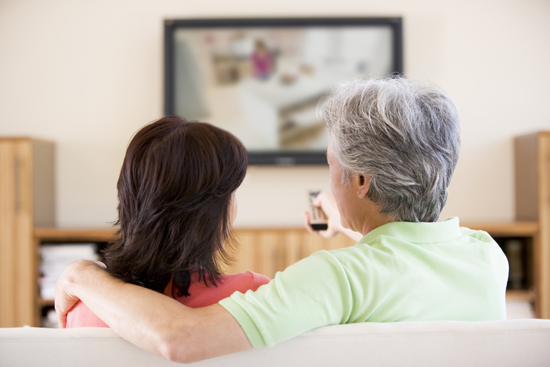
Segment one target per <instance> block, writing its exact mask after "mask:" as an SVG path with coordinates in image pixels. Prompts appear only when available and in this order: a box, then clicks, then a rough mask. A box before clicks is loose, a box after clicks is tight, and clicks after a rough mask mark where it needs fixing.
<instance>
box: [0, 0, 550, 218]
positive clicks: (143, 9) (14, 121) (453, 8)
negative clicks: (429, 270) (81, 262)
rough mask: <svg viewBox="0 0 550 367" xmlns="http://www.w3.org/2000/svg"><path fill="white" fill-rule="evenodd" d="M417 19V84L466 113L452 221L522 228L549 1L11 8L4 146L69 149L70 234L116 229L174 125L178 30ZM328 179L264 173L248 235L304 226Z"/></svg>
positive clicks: (29, 2)
mask: <svg viewBox="0 0 550 367" xmlns="http://www.w3.org/2000/svg"><path fill="white" fill-rule="evenodd" d="M337 15H342V16H363V15H364V16H371V15H376V16H403V17H404V37H405V70H406V72H407V73H408V74H409V75H411V76H417V77H422V78H426V79H429V80H432V81H433V82H435V83H437V84H438V85H440V86H441V87H442V88H443V89H445V90H446V91H447V92H448V93H449V94H450V95H451V97H452V98H453V99H454V101H455V102H456V104H457V106H458V108H459V111H460V114H461V121H462V141H463V145H462V154H461V158H460V160H459V165H458V167H457V171H456V174H455V178H454V180H453V183H452V185H451V188H450V198H449V202H448V205H447V207H446V209H445V210H444V213H443V215H442V216H443V217H448V216H455V215H458V216H459V217H461V218H462V220H465V221H476V220H484V221H501V220H512V219H513V215H514V205H515V203H514V199H513V197H514V196H513V191H514V184H513V174H514V172H513V150H512V147H513V145H512V139H513V137H514V136H516V135H519V134H524V133H529V132H533V131H536V130H541V129H546V130H550V1H548V0H538V1H537V0H494V1H490V0H463V1H461V0H441V1H435V0H434V1H428V0H425V1H409V0H385V1H368V0H357V1H354V0H339V1H325V0H311V1H310V0H277V1H261V0H240V1H227V0H203V1H190V0H108V1H107V0H82V1H74V0H34V1H33V0H0V135H8V136H13V135H31V136H34V137H41V138H47V139H51V140H54V141H55V142H56V143H57V162H56V163H57V172H56V177H57V206H58V208H57V209H58V214H57V216H58V217H57V221H58V224H59V225H61V226H102V225H107V224H108V222H110V221H113V220H114V219H115V216H116V211H115V208H116V204H117V202H116V191H115V185H116V180H117V176H118V170H119V167H120V165H121V161H122V157H123V154H124V150H125V148H126V144H127V142H128V140H129V138H130V137H131V135H132V134H133V133H134V132H135V131H136V130H137V129H138V128H139V127H140V126H142V125H143V124H145V123H147V122H149V121H151V120H153V119H156V118H158V117H160V116H161V114H162V19H163V18H166V17H170V18H176V17H248V16H263V17H267V16H272V17H274V16H294V17H295V16H337ZM308 188H322V189H326V188H328V170H327V168H324V167H317V168H315V167H308V168H303V167H292V168H259V167H253V168H251V169H250V171H249V174H248V176H247V178H246V180H245V182H244V184H243V187H242V188H241V189H240V190H239V193H238V198H239V206H240V213H239V218H238V222H237V225H238V226H240V227H249V226H297V225H300V223H301V219H300V212H301V210H302V209H303V207H304V206H305V204H306V201H305V193H306V190H307V189H308Z"/></svg>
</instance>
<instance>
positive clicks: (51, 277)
mask: <svg viewBox="0 0 550 367" xmlns="http://www.w3.org/2000/svg"><path fill="white" fill-rule="evenodd" d="M40 258H41V261H40V279H39V284H40V296H41V297H42V299H45V300H53V299H54V295H55V283H56V282H57V279H58V278H59V276H60V275H61V273H62V272H63V270H65V268H66V267H67V266H68V265H70V264H71V263H73V262H75V261H78V260H83V259H84V260H98V255H97V245H96V244H95V243H75V244H67V243H62V244H58V243H55V244H53V243H51V244H50V243H48V244H46V243H43V244H42V245H41V246H40Z"/></svg>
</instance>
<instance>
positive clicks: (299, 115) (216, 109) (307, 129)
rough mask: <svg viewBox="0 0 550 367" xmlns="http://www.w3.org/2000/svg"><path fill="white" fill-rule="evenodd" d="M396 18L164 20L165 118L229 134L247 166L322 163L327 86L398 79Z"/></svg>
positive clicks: (400, 52)
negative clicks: (320, 113)
mask: <svg viewBox="0 0 550 367" xmlns="http://www.w3.org/2000/svg"><path fill="white" fill-rule="evenodd" d="M402 33H403V32H402V18H400V17H393V18H380V17H378V18H368V17H367V18H285V19H283V18H280V19H275V18H269V19H169V20H165V22H164V113H165V115H167V116H168V115H179V116H181V117H184V118H186V119H188V120H198V121H201V122H208V123H211V124H213V125H215V126H218V127H221V128H223V129H225V130H228V131H230V132H231V133H233V134H234V135H235V136H236V137H237V138H239V139H240V140H241V141H242V142H243V144H244V146H245V147H246V149H247V151H248V157H249V163H250V164H255V165H299V164H302V165H304V164H307V165H314V164H326V155H325V152H326V149H327V145H328V132H327V130H326V128H325V125H324V122H323V121H321V119H320V118H319V117H318V116H317V113H316V111H317V106H318V104H319V101H320V100H322V98H323V97H324V96H326V95H327V94H328V93H330V90H331V88H332V87H333V86H334V84H335V83H337V82H340V81H345V80H350V79H354V78H357V77H361V76H369V77H388V76H391V75H395V74H402V73H403V34H402Z"/></svg>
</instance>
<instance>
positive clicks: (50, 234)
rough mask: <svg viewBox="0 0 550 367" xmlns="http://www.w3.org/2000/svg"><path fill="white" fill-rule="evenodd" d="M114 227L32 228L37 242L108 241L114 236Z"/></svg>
mask: <svg viewBox="0 0 550 367" xmlns="http://www.w3.org/2000/svg"><path fill="white" fill-rule="evenodd" d="M116 231H117V229H116V228H112V227H111V228H55V227H39V228H35V229H34V237H35V238H36V239H37V240H38V241H39V242H47V241H52V242H68V241H75V242H83V241H90V242H109V241H112V240H113V239H114V238H115V234H116Z"/></svg>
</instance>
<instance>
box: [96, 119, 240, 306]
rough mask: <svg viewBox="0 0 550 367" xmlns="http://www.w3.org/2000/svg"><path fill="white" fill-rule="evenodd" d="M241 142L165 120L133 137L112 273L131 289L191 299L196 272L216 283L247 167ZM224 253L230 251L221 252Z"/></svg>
mask: <svg viewBox="0 0 550 367" xmlns="http://www.w3.org/2000/svg"><path fill="white" fill-rule="evenodd" d="M247 163H248V160H247V153H246V150H245V148H244V147H243V145H242V143H241V142H240V141H239V140H238V139H237V138H235V137H234V136H233V135H231V134H230V133H228V132H227V131H225V130H222V129H219V128H217V127H214V126H212V125H210V124H207V123H202V122H191V121H186V120H185V119H183V118H180V117H176V116H171V117H165V118H162V119H160V120H158V121H155V122H153V123H151V124H149V125H146V126H145V127H143V128H142V129H141V130H140V131H138V132H137V133H136V135H135V136H134V137H133V139H132V141H131V142H130V145H129V146H128V149H127V151H126V157H125V158H124V163H123V165H122V169H121V172H120V177H119V180H118V184H117V189H118V199H119V206H118V221H117V224H119V225H120V230H119V232H118V238H117V240H116V241H115V242H114V243H112V244H111V245H110V246H109V247H108V248H107V250H106V251H105V254H104V257H105V263H106V265H107V271H108V272H109V273H111V274H112V275H114V276H116V277H118V278H120V279H122V280H124V281H125V282H128V283H133V284H137V285H140V286H143V287H146V288H149V289H153V290H155V291H157V292H161V293H162V292H163V291H164V289H165V287H166V286H167V284H168V283H169V282H170V280H171V279H173V287H172V295H176V296H181V295H186V296H188V295H189V285H190V284H191V273H193V272H195V271H197V272H198V274H199V280H203V281H205V282H206V281H207V279H208V280H209V281H210V283H212V284H214V285H216V283H217V282H218V281H219V276H220V274H221V273H220V269H219V262H220V261H222V262H228V261H229V260H230V258H231V257H230V256H229V254H228V252H227V251H226V249H225V248H227V247H226V246H227V243H229V244H230V243H231V242H232V237H231V223H230V213H229V210H230V208H231V200H232V194H233V193H234V192H235V190H236V189H237V188H238V187H239V186H240V184H241V182H242V181H243V179H244V176H245V174H246V168H247ZM224 246H225V247H224Z"/></svg>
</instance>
